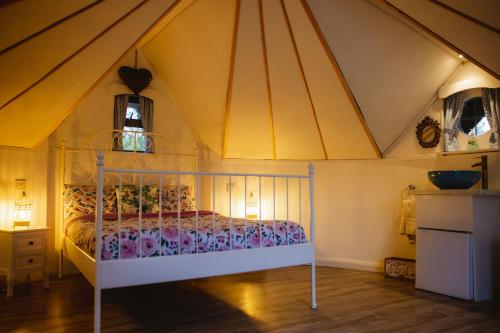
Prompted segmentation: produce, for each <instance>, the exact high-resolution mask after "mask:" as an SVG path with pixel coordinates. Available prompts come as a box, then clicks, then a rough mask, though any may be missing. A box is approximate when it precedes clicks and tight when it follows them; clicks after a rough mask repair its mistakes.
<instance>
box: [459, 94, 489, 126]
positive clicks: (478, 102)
mask: <svg viewBox="0 0 500 333" xmlns="http://www.w3.org/2000/svg"><path fill="white" fill-rule="evenodd" d="M458 128H459V129H460V131H462V133H464V134H466V135H473V136H480V135H483V134H485V133H488V132H489V131H490V129H491V127H490V124H489V122H488V118H486V116H485V113H484V107H483V99H482V98H481V97H472V98H469V99H467V100H465V103H464V108H463V110H462V115H461V116H460V121H459V123H458Z"/></svg>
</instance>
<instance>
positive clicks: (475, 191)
mask: <svg viewBox="0 0 500 333" xmlns="http://www.w3.org/2000/svg"><path fill="white" fill-rule="evenodd" d="M413 193H414V194H416V195H485V196H500V190H480V189H472V190H415V191H413Z"/></svg>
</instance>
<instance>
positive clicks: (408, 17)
mask: <svg viewBox="0 0 500 333" xmlns="http://www.w3.org/2000/svg"><path fill="white" fill-rule="evenodd" d="M302 1H304V0H302ZM378 1H380V2H381V3H382V4H384V5H385V6H386V7H387V8H388V9H390V10H391V11H393V12H394V13H395V14H397V15H398V16H399V17H400V18H402V19H404V20H407V21H409V22H410V23H412V24H413V25H414V26H416V27H417V28H419V29H420V30H422V31H424V32H425V33H426V34H427V35H429V36H430V37H432V38H434V39H436V40H437V41H439V42H441V43H442V44H444V45H446V46H447V47H448V48H450V49H452V50H453V51H454V52H456V53H457V55H459V54H460V55H462V56H463V57H464V58H465V59H467V60H469V61H470V62H472V63H473V64H474V65H476V66H478V67H479V68H481V69H482V70H484V71H485V72H487V73H489V74H490V75H492V76H493V77H494V78H495V79H497V80H500V75H499V74H498V73H496V72H495V71H494V70H492V69H490V68H489V67H488V66H486V65H484V64H483V63H481V62H480V61H479V60H477V59H475V58H474V57H472V56H471V55H470V54H468V53H467V52H465V51H464V50H462V49H460V48H459V47H458V46H456V45H455V44H453V43H451V42H449V41H448V40H447V39H445V38H444V37H442V36H441V35H439V34H437V33H436V32H434V31H433V30H431V29H429V28H428V27H427V26H425V25H424V24H422V23H421V22H420V21H418V20H416V19H415V18H413V17H412V16H411V15H409V14H408V13H406V12H404V11H403V10H401V9H399V8H398V7H397V6H395V5H393V4H392V3H390V2H389V1H387V0H378Z"/></svg>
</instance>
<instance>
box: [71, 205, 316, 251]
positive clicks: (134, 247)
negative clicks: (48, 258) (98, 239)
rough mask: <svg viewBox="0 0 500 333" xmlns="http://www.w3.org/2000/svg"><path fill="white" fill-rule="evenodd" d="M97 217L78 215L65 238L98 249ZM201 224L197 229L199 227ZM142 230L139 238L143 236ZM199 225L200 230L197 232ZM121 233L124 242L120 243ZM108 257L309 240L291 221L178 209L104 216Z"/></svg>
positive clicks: (273, 244) (234, 248) (231, 248)
mask: <svg viewBox="0 0 500 333" xmlns="http://www.w3.org/2000/svg"><path fill="white" fill-rule="evenodd" d="M94 218H95V215H94V214H87V215H82V216H79V217H74V218H72V219H69V220H67V221H66V222H65V233H66V236H67V237H68V238H69V239H70V240H71V241H73V242H74V243H75V244H76V245H77V246H78V247H80V248H81V249H83V250H84V251H85V252H87V253H88V254H90V255H91V256H94V253H95V222H94ZM196 224H198V228H196ZM139 229H140V230H141V232H140V237H139ZM197 229H198V232H196V230H197ZM118 235H120V242H118ZM102 240H103V243H102V253H101V257H102V259H103V260H112V259H119V258H121V259H128V258H139V257H154V256H159V255H160V254H161V255H162V256H169V255H176V254H179V252H180V254H189V253H203V252H212V251H229V250H240V249H245V248H248V249H252V248H259V247H261V246H262V247H270V246H275V245H278V246H280V245H289V244H299V243H305V242H306V237H305V234H304V229H303V228H302V226H300V225H299V224H297V223H295V222H291V221H278V220H276V221H273V220H266V221H258V220H245V219H237V218H232V219H229V218H228V217H226V216H223V215H220V214H214V213H212V212H208V211H200V212H198V219H196V213H195V212H182V213H181V218H180V226H179V225H178V218H177V213H165V215H164V216H162V220H161V237H160V222H159V218H158V214H142V219H141V221H140V219H139V215H138V214H122V216H121V222H120V223H118V216H117V214H116V213H112V214H103V233H102Z"/></svg>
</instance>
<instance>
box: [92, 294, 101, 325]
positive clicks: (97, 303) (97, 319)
mask: <svg viewBox="0 0 500 333" xmlns="http://www.w3.org/2000/svg"><path fill="white" fill-rule="evenodd" d="M99 332H101V289H99V288H94V333H99Z"/></svg>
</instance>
